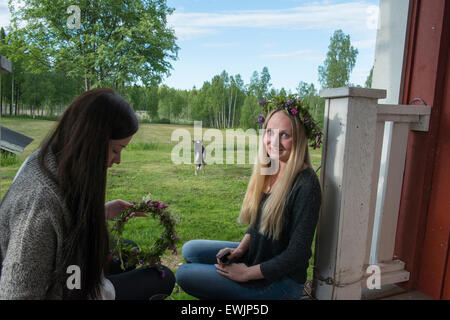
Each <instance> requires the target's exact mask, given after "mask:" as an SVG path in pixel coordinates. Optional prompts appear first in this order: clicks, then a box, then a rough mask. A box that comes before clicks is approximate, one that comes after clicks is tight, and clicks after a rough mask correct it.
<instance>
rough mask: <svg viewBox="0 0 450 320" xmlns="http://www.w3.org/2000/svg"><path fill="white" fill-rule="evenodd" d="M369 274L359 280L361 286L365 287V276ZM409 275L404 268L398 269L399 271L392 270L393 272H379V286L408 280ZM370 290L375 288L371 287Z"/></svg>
mask: <svg viewBox="0 0 450 320" xmlns="http://www.w3.org/2000/svg"><path fill="white" fill-rule="evenodd" d="M369 276H370V275H369ZM369 276H367V277H366V278H364V279H363V281H361V287H362V288H363V289H365V288H367V278H368V277H369ZM409 276H410V273H409V272H408V271H406V270H399V271H393V272H381V278H380V280H381V281H380V282H381V286H385V285H388V284H393V283H400V282H405V281H408V280H409ZM372 290H376V289H372Z"/></svg>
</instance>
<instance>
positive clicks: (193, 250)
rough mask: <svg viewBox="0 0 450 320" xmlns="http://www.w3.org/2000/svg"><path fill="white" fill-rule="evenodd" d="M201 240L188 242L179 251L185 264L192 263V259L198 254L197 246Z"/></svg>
mask: <svg viewBox="0 0 450 320" xmlns="http://www.w3.org/2000/svg"><path fill="white" fill-rule="evenodd" d="M200 241H201V240H190V241H188V242H186V243H185V244H184V245H183V248H182V249H181V250H182V252H183V258H184V260H185V261H186V262H187V263H190V262H192V259H193V258H194V257H196V256H197V254H198V244H199V242H200Z"/></svg>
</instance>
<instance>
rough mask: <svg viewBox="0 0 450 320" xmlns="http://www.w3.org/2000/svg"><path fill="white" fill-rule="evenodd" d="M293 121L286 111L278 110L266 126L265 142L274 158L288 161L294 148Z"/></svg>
mask: <svg viewBox="0 0 450 320" xmlns="http://www.w3.org/2000/svg"><path fill="white" fill-rule="evenodd" d="M292 142H293V138H292V123H291V120H290V119H289V117H288V116H287V115H286V114H284V112H281V111H278V112H276V113H274V114H273V115H272V117H271V118H270V119H269V122H268V123H267V126H266V132H265V134H264V144H265V145H266V148H267V153H268V154H269V157H270V158H272V159H277V158H278V159H279V160H280V161H281V162H287V161H288V160H289V156H290V155H291V150H292Z"/></svg>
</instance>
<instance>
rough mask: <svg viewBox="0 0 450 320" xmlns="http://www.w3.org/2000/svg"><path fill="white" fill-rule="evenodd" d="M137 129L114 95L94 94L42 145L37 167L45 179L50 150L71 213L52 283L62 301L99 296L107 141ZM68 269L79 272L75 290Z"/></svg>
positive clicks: (104, 255) (75, 105)
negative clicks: (78, 285)
mask: <svg viewBox="0 0 450 320" xmlns="http://www.w3.org/2000/svg"><path fill="white" fill-rule="evenodd" d="M137 130H138V120H137V118H136V115H135V114H134V112H133V109H132V108H131V106H130V105H129V104H128V103H127V102H126V101H125V100H124V99H123V98H122V97H121V96H120V95H119V94H117V93H116V92H115V91H114V90H111V89H94V90H90V91H87V92H84V93H83V94H81V95H79V96H78V97H76V98H75V100H74V101H73V102H72V103H71V105H70V106H69V108H68V109H67V110H66V111H65V112H64V114H63V115H62V117H61V119H60V121H59V123H58V125H57V126H56V129H55V130H54V132H53V133H52V134H51V135H50V137H49V138H48V139H46V140H45V141H44V142H43V144H42V146H41V152H40V154H39V164H40V166H41V168H42V169H43V170H44V172H46V173H47V174H48V175H49V176H52V175H51V173H50V171H49V170H48V169H47V168H46V167H45V162H44V157H45V154H46V153H47V152H49V151H50V152H53V153H54V154H55V157H56V162H57V172H56V176H53V177H51V178H52V179H53V180H54V181H55V182H56V183H57V185H58V186H59V188H60V190H61V192H62V195H63V197H64V199H65V201H66V205H67V208H68V209H69V211H70V213H71V220H72V221H71V225H70V229H69V230H68V231H67V234H66V235H65V242H64V251H63V268H61V269H59V268H57V269H59V270H62V271H60V273H59V274H58V273H57V274H56V275H55V276H56V277H57V281H64V284H63V288H64V298H68V299H70V298H75V299H88V298H91V299H94V298H98V297H99V295H100V284H101V275H102V271H103V272H106V271H107V270H106V266H107V261H108V251H109V237H108V229H107V224H106V221H105V210H104V205H105V188H106V171H107V167H108V165H107V162H108V148H109V140H110V139H124V138H127V137H129V136H132V135H133V134H134V133H136V131H137ZM49 149H50V150H49ZM71 264H74V265H78V266H79V267H80V270H81V289H79V290H68V289H67V288H66V285H65V280H63V279H65V277H67V276H68V275H67V274H65V272H66V268H67V266H69V265H71Z"/></svg>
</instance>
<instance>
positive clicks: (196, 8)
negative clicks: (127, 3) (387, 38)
mask: <svg viewBox="0 0 450 320" xmlns="http://www.w3.org/2000/svg"><path fill="white" fill-rule="evenodd" d="M167 3H168V5H169V6H170V7H172V8H175V12H174V14H173V15H171V16H169V17H168V23H169V25H170V26H171V27H172V28H173V29H174V30H175V33H176V35H177V37H178V41H177V44H178V46H179V47H180V51H179V59H178V61H175V62H173V63H172V65H173V70H172V71H171V76H170V77H168V78H167V79H165V80H164V83H165V84H167V85H168V86H170V87H174V88H177V89H192V87H193V86H196V87H197V88H199V87H201V86H202V85H203V82H204V81H210V80H211V79H212V77H213V76H214V75H216V74H220V73H221V72H222V71H223V70H226V71H227V72H228V73H229V74H230V75H235V74H240V75H241V76H242V79H243V80H244V82H245V83H248V82H249V81H250V77H251V75H252V73H253V71H258V72H260V71H261V70H262V69H263V67H264V66H267V67H268V69H269V72H270V75H271V77H272V79H271V83H272V87H274V88H276V89H281V88H282V87H284V88H285V89H287V90H292V91H295V88H296V87H297V86H298V83H299V82H300V81H305V82H310V83H314V84H315V85H316V87H318V88H320V85H319V82H318V72H317V69H318V67H319V65H322V64H323V61H324V59H325V57H326V54H327V52H328V45H329V42H330V37H331V36H332V34H333V32H334V31H335V30H337V29H342V30H343V31H344V32H345V33H347V34H349V35H350V37H351V41H352V44H353V46H354V47H356V48H357V49H358V50H359V54H358V57H357V62H356V66H355V68H354V70H353V72H352V75H351V79H350V81H351V82H352V83H354V84H361V85H363V84H364V82H365V81H366V78H367V76H368V74H369V71H370V68H371V67H372V65H373V62H374V54H375V40H376V31H377V30H376V23H377V11H376V9H377V7H378V6H379V0H317V1H305V0H168V1H167ZM74 4H76V1H74ZM8 23H9V14H8V9H7V0H0V26H5V25H7V24H8Z"/></svg>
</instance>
